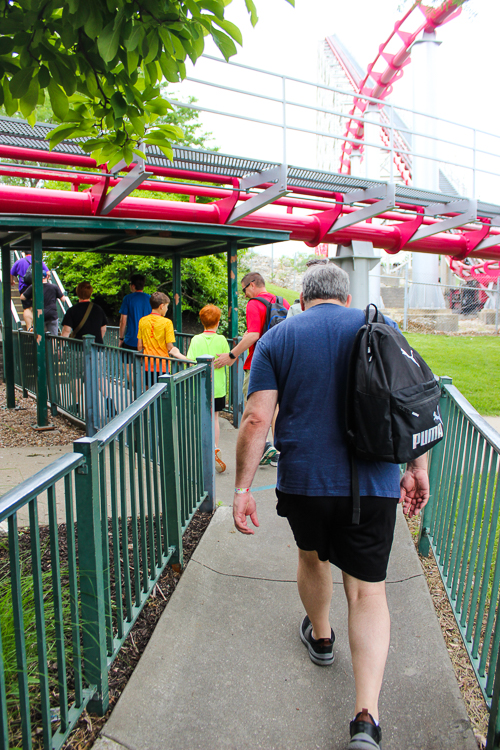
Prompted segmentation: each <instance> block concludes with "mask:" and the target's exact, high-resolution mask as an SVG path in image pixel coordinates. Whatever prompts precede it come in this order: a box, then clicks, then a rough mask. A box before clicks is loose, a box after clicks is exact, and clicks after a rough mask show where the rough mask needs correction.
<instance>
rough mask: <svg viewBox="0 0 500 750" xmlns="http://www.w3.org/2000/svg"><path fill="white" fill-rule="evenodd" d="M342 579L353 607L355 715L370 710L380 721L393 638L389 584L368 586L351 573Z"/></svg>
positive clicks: (350, 643)
mask: <svg viewBox="0 0 500 750" xmlns="http://www.w3.org/2000/svg"><path fill="white" fill-rule="evenodd" d="M342 575H343V578H344V589H345V593H346V597H347V604H348V607H349V645H350V647H351V657H352V668H353V672H354V681H355V683H356V708H355V711H354V715H357V714H358V713H359V712H360V711H361V710H362V709H363V708H367V709H368V711H369V713H370V714H371V715H372V716H373V718H374V719H375V721H378V697H379V694H380V688H381V687H382V679H383V676H384V669H385V662H386V660H387V653H388V651H389V640H390V634H391V621H390V617H389V609H388V607H387V598H386V594H385V581H381V582H380V583H368V582H366V581H360V580H358V579H357V578H353V577H352V576H350V575H348V574H347V573H343V574H342Z"/></svg>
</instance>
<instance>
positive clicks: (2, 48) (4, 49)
mask: <svg viewBox="0 0 500 750" xmlns="http://www.w3.org/2000/svg"><path fill="white" fill-rule="evenodd" d="M13 49H14V39H13V38H12V37H11V36H2V37H0V55H8V54H10V53H11V52H12V50H13Z"/></svg>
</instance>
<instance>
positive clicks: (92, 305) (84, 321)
mask: <svg viewBox="0 0 500 750" xmlns="http://www.w3.org/2000/svg"><path fill="white" fill-rule="evenodd" d="M93 307H94V303H93V302H92V301H90V302H89V306H88V307H87V309H86V311H85V315H84V316H83V318H82V319H81V321H80V322H79V323H78V325H77V327H76V328H75V329H74V330H73V331H71V333H70V335H69V338H70V339H74V338H75V336H76V334H77V333H78V331H80V330H81V329H82V328H83V326H84V325H85V323H86V322H87V320H88V317H89V315H90V313H91V312H92V308H93Z"/></svg>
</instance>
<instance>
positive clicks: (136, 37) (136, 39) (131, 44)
mask: <svg viewBox="0 0 500 750" xmlns="http://www.w3.org/2000/svg"><path fill="white" fill-rule="evenodd" d="M160 34H161V31H160ZM143 38H144V28H143V26H141V25H139V24H137V25H136V26H134V28H133V29H132V33H131V34H130V36H129V38H128V39H127V41H126V42H125V49H126V50H128V51H129V52H133V50H135V49H137V47H138V46H139V44H140V42H142V40H143Z"/></svg>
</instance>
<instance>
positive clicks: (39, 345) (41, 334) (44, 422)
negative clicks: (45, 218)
mask: <svg viewBox="0 0 500 750" xmlns="http://www.w3.org/2000/svg"><path fill="white" fill-rule="evenodd" d="M31 265H32V269H33V272H32V277H33V329H34V336H35V350H36V386H37V387H36V414H37V423H36V425H35V429H42V430H43V429H47V427H48V418H47V356H46V348H45V315H44V312H43V307H44V305H43V280H42V278H43V268H42V233H41V232H40V231H35V232H32V234H31Z"/></svg>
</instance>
